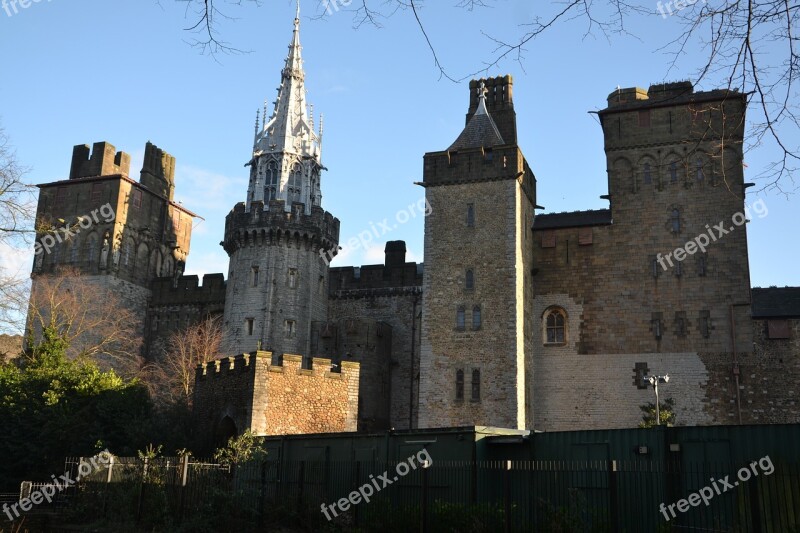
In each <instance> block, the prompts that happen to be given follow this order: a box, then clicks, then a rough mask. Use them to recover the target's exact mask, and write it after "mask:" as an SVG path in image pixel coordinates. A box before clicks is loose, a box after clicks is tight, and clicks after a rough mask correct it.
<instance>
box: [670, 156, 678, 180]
mask: <svg viewBox="0 0 800 533" xmlns="http://www.w3.org/2000/svg"><path fill="white" fill-rule="evenodd" d="M669 181H670V182H671V183H678V164H677V163H676V162H675V161H673V162H672V163H670V164H669Z"/></svg>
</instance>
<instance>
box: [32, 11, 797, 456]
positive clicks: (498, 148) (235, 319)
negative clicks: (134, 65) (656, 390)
mask: <svg viewBox="0 0 800 533" xmlns="http://www.w3.org/2000/svg"><path fill="white" fill-rule="evenodd" d="M299 23H300V21H299V19H296V20H295V21H294V33H293V36H292V41H291V44H290V46H289V54H288V57H287V59H286V63H285V67H284V68H283V70H282V72H281V85H280V88H279V94H278V98H277V100H276V102H275V107H274V109H273V111H272V114H271V116H270V117H267V116H266V113H265V115H264V116H263V118H261V119H259V118H258V117H257V119H256V128H255V136H254V146H253V156H252V159H251V160H250V161H249V163H248V166H249V169H250V178H249V185H248V190H247V191H246V197H245V200H244V201H243V202H241V203H239V204H237V205H235V206H234V207H233V209H232V210H231V212H230V214H229V215H228V216H227V218H226V220H225V237H224V241H223V242H222V243H221V244H222V246H223V247H224V249H225V251H226V252H227V253H228V255H229V258H230V267H229V271H228V276H227V281H226V280H225V278H224V275H223V274H208V275H206V276H204V278H203V281H202V284H200V283H199V280H198V278H197V277H196V276H184V275H183V271H184V269H185V262H186V260H187V255H188V253H189V244H190V240H191V228H192V223H191V222H192V219H193V218H194V217H196V216H197V215H195V214H193V213H192V212H191V211H189V210H187V209H186V208H184V207H183V206H181V205H180V204H178V203H176V202H175V201H174V200H173V193H174V188H175V180H174V167H175V160H174V158H173V157H172V156H170V155H169V154H167V153H166V152H164V151H162V150H161V149H159V148H157V147H156V146H154V145H152V144H150V143H148V144H147V147H146V151H145V159H144V165H143V168H142V171H141V177H140V179H139V181H135V180H133V179H131V178H130V177H129V171H130V169H129V166H130V158H129V156H128V155H127V154H125V153H122V152H116V149H115V148H114V147H113V146H111V145H110V144H108V143H97V144H95V145H94V147H93V148H92V149H91V151H90V149H89V147H88V146H77V147H75V149H74V152H73V158H72V166H71V170H70V175H69V179H67V180H61V181H56V182H52V183H47V184H43V185H40V189H41V193H40V198H39V207H38V213H37V216H38V217H39V218H40V219H50V220H57V219H62V220H66V221H72V220H79V217H81V216H82V215H84V214H85V213H88V212H90V211H91V210H92V209H96V208H97V207H98V206H100V205H101V204H104V203H110V204H111V205H112V206H113V208H114V212H115V213H116V217H115V218H114V219H113V220H111V221H109V222H105V223H102V222H101V223H99V224H96V225H95V226H93V227H92V228H91V230H90V231H87V232H83V233H81V234H80V235H79V236H77V237H76V238H75V239H72V240H71V242H70V243H63V244H59V245H57V246H56V247H55V248H54V249H53V250H52V252H51V253H49V254H46V255H45V256H41V257H40V256H37V260H36V261H35V263H34V269H33V283H34V284H36V283H37V279H39V277H40V276H45V275H48V274H50V273H52V272H54V271H55V269H57V268H58V267H59V266H64V265H70V266H73V267H76V268H78V269H80V270H81V271H82V272H83V273H84V274H85V275H87V276H90V277H91V278H92V279H95V280H96V281H97V282H99V283H103V284H106V285H108V286H110V287H113V288H114V290H115V291H116V292H117V293H118V294H120V295H121V296H122V297H123V298H124V300H125V302H126V304H127V305H129V306H130V307H131V308H132V309H133V310H135V311H136V314H137V316H139V317H141V322H140V323H139V324H138V327H139V331H140V332H141V338H142V339H143V341H144V346H143V348H142V350H143V353H144V354H148V353H149V352H151V351H153V347H154V346H156V345H157V344H158V342H159V340H160V339H161V340H163V339H165V338H166V337H167V336H168V335H169V333H170V332H172V331H175V330H177V329H180V328H181V327H183V326H185V325H187V324H190V323H192V322H193V321H196V320H198V319H200V318H202V317H204V316H208V315H220V314H221V315H222V316H223V323H224V340H223V352H224V353H223V354H221V355H228V356H229V357H224V358H222V359H219V360H216V361H211V362H209V363H207V364H206V365H203V366H201V367H200V368H198V370H197V377H196V386H195V402H194V405H195V411H196V416H197V421H198V422H197V423H198V426H199V428H200V430H201V433H203V434H205V435H208V436H209V438H212V437H213V438H214V439H215V440H221V439H224V438H226V437H227V436H230V435H234V434H236V433H240V432H241V431H243V430H244V429H247V428H251V429H253V431H255V432H256V433H259V434H282V433H312V432H328V431H355V430H362V431H372V430H381V429H389V428H396V429H402V428H417V427H419V428H428V427H445V426H464V425H475V426H502V427H508V428H528V429H537V430H551V431H552V430H566V429H593V428H614V427H631V426H635V425H636V424H637V422H638V421H639V419H640V416H641V412H640V410H639V406H641V405H643V404H645V403H647V402H651V401H652V400H653V395H652V391H650V390H648V384H647V383H646V381H645V380H644V378H645V376H650V375H664V374H669V375H670V376H671V378H672V379H671V381H670V382H669V384H668V386H666V387H665V388H664V390H663V391H662V398H663V397H664V396H669V397H672V398H674V399H675V412H676V416H677V420H678V423H680V424H682V425H691V424H700V425H703V424H736V423H770V422H796V421H798V420H800V405H798V402H797V400H796V396H797V393H796V390H797V389H796V387H797V383H798V381H800V380H798V378H800V340H799V339H800V289H798V288H783V289H780V288H769V289H752V290H751V287H750V278H749V265H748V255H747V233H746V226H745V223H746V221H747V220H746V217H747V216H750V214H749V213H750V211H751V210H752V209H754V208H755V207H756V206H749V205H748V204H746V202H745V192H746V189H747V187H748V186H749V185H750V184H748V183H745V181H744V172H743V164H742V143H743V138H744V117H745V110H746V104H747V99H746V95H744V94H742V93H739V92H737V91H731V90H715V91H708V92H695V91H694V88H693V86H692V84H691V83H689V82H679V83H669V84H659V85H653V86H651V87H650V88H649V89H648V90H643V89H639V88H631V89H617V90H616V91H614V92H612V93H611V94H610V95H609V96H608V105H607V107H606V108H605V109H603V110H602V111H600V112H599V113H598V116H599V119H600V123H601V125H602V134H603V136H604V139H605V153H606V158H607V176H608V195H607V196H604V198H605V199H607V200H608V202H609V207H608V208H607V209H600V210H591V211H575V212H568V213H539V212H537V211H541V210H542V209H543V208H542V207H541V206H539V205H538V204H537V202H538V201H539V200H538V199H537V196H536V177H535V175H534V173H533V171H532V170H531V166H530V165H529V163H528V162H527V161H526V159H525V157H524V155H523V152H522V149H521V148H520V147H519V146H518V144H517V131H516V125H517V123H516V113H515V101H514V95H513V80H512V79H511V77H510V76H505V77H496V78H488V79H482V80H474V81H472V82H470V84H469V107H468V110H467V115H466V123H465V127H464V130H463V131H462V132H461V134H460V135H458V137H457V138H456V139H455V140H454V141H453V142H452V144H450V145H449V147H448V148H446V149H443V150H439V151H433V152H430V153H427V154H425V156H424V159H423V181H422V183H421V185H422V187H424V189H425V195H426V201H427V205H428V206H429V215H428V216H427V218H426V221H425V235H424V254H425V264H424V268H423V265H422V264H416V263H409V262H406V260H405V259H406V257H405V254H406V248H405V243H403V242H402V241H392V242H388V243H387V244H386V249H385V251H386V259H385V263H384V264H382V265H367V266H362V267H339V268H330V267H329V266H328V261H329V259H330V258H331V257H333V256H334V255H335V254H336V252H337V250H338V249H339V220H338V219H337V218H335V217H334V215H333V214H331V213H328V212H326V211H325V210H324V209H323V207H322V171H323V170H324V166H323V164H322V160H321V144H322V124H321V123H320V124H319V128H318V129H317V128H315V125H314V119H313V116H310V115H309V113H308V110H307V104H306V100H305V87H304V78H305V71H304V68H303V62H302V57H301V46H300V31H299ZM320 122H321V121H320ZM444 144H446V143H443V146H444ZM598 174H600V172H599V171H598ZM543 179H561V180H566V179H567V178H566V177H564V176H557V177H550V176H548V177H545V178H543ZM242 193H243V194H244V193H245V191H242ZM39 238H40V240H41V238H42V236H41V235H40V236H39ZM151 356H152V354H151Z"/></svg>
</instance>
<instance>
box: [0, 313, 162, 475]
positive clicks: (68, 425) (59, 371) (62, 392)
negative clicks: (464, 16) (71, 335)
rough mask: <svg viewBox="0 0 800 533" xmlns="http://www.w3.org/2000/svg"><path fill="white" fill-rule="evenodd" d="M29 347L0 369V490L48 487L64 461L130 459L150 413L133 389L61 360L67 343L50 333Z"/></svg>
mask: <svg viewBox="0 0 800 533" xmlns="http://www.w3.org/2000/svg"><path fill="white" fill-rule="evenodd" d="M32 346H33V347H32V348H31V349H30V350H29V352H28V353H27V354H26V357H23V358H20V359H19V360H17V361H16V362H14V363H7V364H2V365H0V420H2V421H3V431H2V434H1V435H0V456H2V457H3V459H4V460H3V462H2V464H0V490H16V489H17V488H18V487H19V483H20V481H23V480H31V481H47V480H49V479H50V475H51V474H59V473H61V472H62V471H63V467H64V458H65V457H66V456H86V457H88V456H91V455H93V454H94V453H96V452H97V451H98V450H100V449H103V448H108V449H109V450H111V451H112V452H113V453H115V454H117V455H134V454H135V451H136V449H137V448H141V447H143V445H144V444H145V443H147V442H148V437H150V436H151V435H150V433H151V431H150V427H151V424H150V417H151V413H152V407H151V402H150V399H149V397H148V395H147V391H146V389H145V387H143V386H142V385H141V384H140V383H139V382H138V381H136V380H130V381H126V380H124V379H122V378H121V377H119V376H118V375H117V374H116V373H114V372H113V371H102V370H100V368H98V366H97V365H96V364H95V363H94V362H92V361H91V360H90V359H88V358H85V357H79V358H77V359H70V358H68V357H67V356H66V352H67V348H68V343H67V341H66V340H65V339H64V337H62V336H60V335H59V333H58V332H57V331H56V330H55V329H54V328H49V327H48V328H45V329H44V330H43V332H42V338H41V340H40V342H38V343H37V344H35V345H32Z"/></svg>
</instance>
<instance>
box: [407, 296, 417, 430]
mask: <svg viewBox="0 0 800 533" xmlns="http://www.w3.org/2000/svg"><path fill="white" fill-rule="evenodd" d="M418 302H419V293H417V294H415V295H414V307H413V309H412V311H411V365H410V368H411V372H410V375H409V378H408V429H412V428H413V421H414V355H415V352H416V350H415V347H416V343H417V303H418Z"/></svg>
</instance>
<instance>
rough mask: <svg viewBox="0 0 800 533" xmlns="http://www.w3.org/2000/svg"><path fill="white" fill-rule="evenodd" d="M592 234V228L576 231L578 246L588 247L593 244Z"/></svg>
mask: <svg viewBox="0 0 800 533" xmlns="http://www.w3.org/2000/svg"><path fill="white" fill-rule="evenodd" d="M593 237H594V234H593V232H592V228H581V229H579V230H578V246H588V245H590V244H592V242H593Z"/></svg>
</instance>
